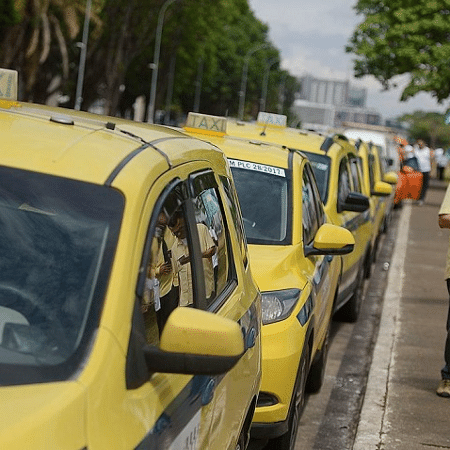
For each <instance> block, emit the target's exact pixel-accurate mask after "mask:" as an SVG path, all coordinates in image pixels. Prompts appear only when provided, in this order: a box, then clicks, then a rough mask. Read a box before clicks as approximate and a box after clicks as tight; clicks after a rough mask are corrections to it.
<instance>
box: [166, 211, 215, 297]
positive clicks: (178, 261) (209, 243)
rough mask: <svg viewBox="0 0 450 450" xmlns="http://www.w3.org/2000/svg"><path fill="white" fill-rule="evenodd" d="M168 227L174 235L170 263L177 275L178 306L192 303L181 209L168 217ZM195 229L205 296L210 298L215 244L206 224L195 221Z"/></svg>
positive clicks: (190, 276)
mask: <svg viewBox="0 0 450 450" xmlns="http://www.w3.org/2000/svg"><path fill="white" fill-rule="evenodd" d="M169 228H170V230H171V231H172V233H173V234H174V235H175V237H176V240H175V243H174V244H173V246H172V249H171V250H172V265H173V269H174V272H175V274H176V275H178V283H179V286H180V300H179V304H180V306H190V305H192V304H193V295H192V274H191V263H190V255H189V248H188V243H187V238H186V225H185V221H184V216H183V214H182V213H181V211H179V212H176V213H175V214H174V215H173V217H172V218H171V219H170V222H169ZM197 230H198V235H199V241H200V250H201V252H202V259H203V272H204V277H205V290H206V298H207V299H211V298H212V297H213V296H214V294H215V293H214V268H213V263H212V257H213V255H214V254H215V253H216V246H215V244H214V241H213V239H212V237H211V235H210V233H209V231H208V227H207V226H206V225H204V224H202V223H197Z"/></svg>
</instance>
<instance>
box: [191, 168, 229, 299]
mask: <svg viewBox="0 0 450 450" xmlns="http://www.w3.org/2000/svg"><path fill="white" fill-rule="evenodd" d="M193 189H194V197H193V204H194V210H195V220H196V223H197V231H198V235H199V241H200V250H201V253H202V261H203V271H204V279H205V288H206V302H207V307H208V308H210V306H211V305H212V303H213V302H214V301H215V300H216V299H217V298H219V297H220V296H221V295H222V293H223V292H224V291H225V289H226V288H227V287H228V286H229V285H230V284H231V283H232V281H233V280H235V267H234V265H233V260H232V258H231V256H232V255H231V244H230V239H229V231H228V228H227V224H226V221H225V215H224V212H223V205H222V202H221V198H220V193H219V190H218V187H217V184H216V181H215V179H214V176H213V174H212V172H207V173H203V174H199V175H196V176H195V179H193Z"/></svg>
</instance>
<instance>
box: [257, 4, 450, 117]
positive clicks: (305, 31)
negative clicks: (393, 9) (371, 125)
mask: <svg viewBox="0 0 450 450" xmlns="http://www.w3.org/2000/svg"><path fill="white" fill-rule="evenodd" d="M249 3H250V7H251V8H252V10H253V11H254V13H255V15H256V17H258V18H259V19H260V20H261V21H263V22H265V23H267V24H268V26H269V36H270V39H271V40H272V42H273V43H274V45H275V46H276V47H277V48H278V49H279V50H280V52H281V57H282V63H281V65H282V67H283V68H284V69H287V70H288V71H289V72H290V73H291V74H292V75H294V76H301V75H304V74H305V73H311V74H313V75H315V76H317V77H324V78H332V79H339V80H344V79H350V81H351V82H352V84H354V85H356V86H358V87H366V88H367V89H368V101H367V106H368V107H370V108H374V109H376V110H377V111H379V112H380V113H381V114H382V115H383V117H384V118H391V117H397V116H399V115H401V114H404V113H407V112H414V111H416V110H424V111H428V110H431V111H439V112H444V111H445V109H446V106H448V102H446V103H444V105H439V104H438V103H437V102H436V101H435V100H434V99H433V98H432V97H431V95H429V94H426V93H421V94H418V95H416V96H415V97H414V98H413V99H410V100H408V101H407V102H400V95H401V89H400V88H396V89H391V90H389V91H387V92H383V91H382V87H381V84H380V83H379V82H378V81H377V80H375V78H373V77H364V78H363V79H355V78H354V77H353V62H352V60H353V58H354V56H353V55H351V54H348V53H346V52H345V46H346V45H347V43H348V40H349V38H350V36H351V34H352V33H353V30H354V29H355V27H356V26H357V25H358V24H359V23H360V22H361V21H362V20H363V17H361V16H357V15H356V13H355V11H354V10H353V6H354V5H355V4H356V0H278V1H274V0H249Z"/></svg>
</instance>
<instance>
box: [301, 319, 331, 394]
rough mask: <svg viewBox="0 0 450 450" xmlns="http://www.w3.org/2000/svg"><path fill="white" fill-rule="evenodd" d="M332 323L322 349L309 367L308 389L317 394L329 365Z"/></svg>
mask: <svg viewBox="0 0 450 450" xmlns="http://www.w3.org/2000/svg"><path fill="white" fill-rule="evenodd" d="M330 325H331V322H330V324H328V328H327V332H326V335H325V339H324V341H323V344H322V348H321V349H320V353H319V356H318V358H316V359H315V361H314V362H313V364H312V365H311V368H310V369H309V374H308V378H307V380H306V391H307V392H310V393H311V394H315V393H317V392H319V391H320V388H321V387H322V385H323V380H324V378H325V367H326V365H327V358H328V349H329V347H330V345H329V344H330Z"/></svg>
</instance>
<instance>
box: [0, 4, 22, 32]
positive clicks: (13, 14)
mask: <svg viewBox="0 0 450 450" xmlns="http://www.w3.org/2000/svg"><path fill="white" fill-rule="evenodd" d="M19 20H20V16H19V14H18V12H17V11H16V9H15V7H14V0H0V30H1V29H3V28H4V27H7V26H11V25H15V24H16V23H18V22H19Z"/></svg>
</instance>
